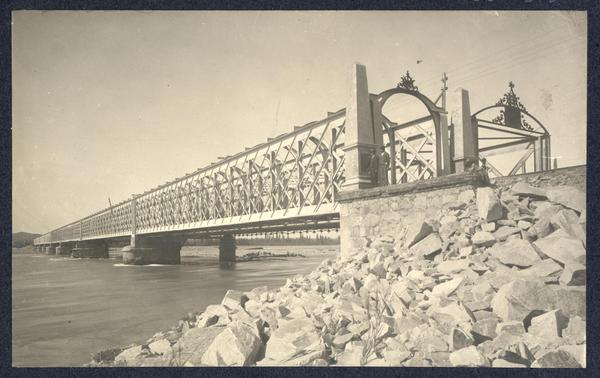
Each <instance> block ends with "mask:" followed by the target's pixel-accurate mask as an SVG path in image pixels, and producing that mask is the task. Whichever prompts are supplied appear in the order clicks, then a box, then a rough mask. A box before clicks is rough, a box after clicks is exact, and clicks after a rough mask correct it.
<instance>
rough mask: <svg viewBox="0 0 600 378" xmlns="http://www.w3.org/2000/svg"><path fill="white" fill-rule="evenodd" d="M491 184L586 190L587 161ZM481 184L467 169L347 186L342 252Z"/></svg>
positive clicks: (395, 230)
mask: <svg viewBox="0 0 600 378" xmlns="http://www.w3.org/2000/svg"><path fill="white" fill-rule="evenodd" d="M491 181H492V186H494V187H497V188H499V189H502V190H507V189H508V188H510V187H511V186H512V185H513V184H515V183H517V182H526V183H528V184H530V185H533V186H537V187H541V188H544V187H547V186H558V185H571V186H575V187H577V188H578V189H580V190H582V191H583V192H585V191H586V166H585V165H582V166H576V167H569V168H561V169H555V170H550V171H545V172H537V173H529V174H523V175H515V176H508V177H500V178H495V179H493V180H491ZM481 185H482V181H481V179H480V177H479V175H478V174H475V173H463V174H455V175H449V176H445V177H438V178H434V179H430V180H424V181H420V182H415V183H408V184H397V185H390V186H387V187H380V188H373V189H367V190H360V191H353V192H345V193H344V192H342V193H340V195H339V197H338V200H339V201H340V242H341V248H340V250H341V254H342V257H344V256H350V255H352V254H354V252H355V251H356V250H357V249H359V248H361V247H364V243H365V238H368V239H370V240H375V239H377V238H381V237H386V236H392V237H396V238H397V236H398V235H401V234H402V232H403V230H405V228H406V227H408V225H410V224H413V223H414V222H415V221H416V220H418V219H422V218H425V219H427V218H430V217H433V216H435V214H436V213H437V212H439V211H440V210H441V209H442V208H443V205H444V204H447V203H451V202H452V201H456V200H458V198H459V196H474V193H475V190H476V188H477V187H478V186H481Z"/></svg>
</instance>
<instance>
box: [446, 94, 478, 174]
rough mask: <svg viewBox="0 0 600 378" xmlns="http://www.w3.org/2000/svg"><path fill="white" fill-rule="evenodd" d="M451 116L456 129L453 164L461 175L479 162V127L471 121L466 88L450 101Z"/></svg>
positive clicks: (456, 171) (455, 170)
mask: <svg viewBox="0 0 600 378" xmlns="http://www.w3.org/2000/svg"><path fill="white" fill-rule="evenodd" d="M450 115H451V117H452V119H451V121H452V125H453V127H454V140H453V146H454V156H453V159H452V164H453V165H454V172H455V173H460V172H464V171H465V170H468V169H469V168H470V167H471V166H473V165H477V164H478V161H479V153H478V151H479V148H478V140H477V126H476V125H474V124H473V122H472V120H471V106H470V103H469V91H467V90H466V89H464V88H457V89H456V90H455V91H454V93H453V96H452V98H451V101H450Z"/></svg>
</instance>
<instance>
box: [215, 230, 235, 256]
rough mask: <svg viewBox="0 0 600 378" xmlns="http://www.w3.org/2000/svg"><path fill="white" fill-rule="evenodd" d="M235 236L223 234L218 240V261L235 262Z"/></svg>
mask: <svg viewBox="0 0 600 378" xmlns="http://www.w3.org/2000/svg"><path fill="white" fill-rule="evenodd" d="M235 249H236V246H235V237H234V236H233V235H231V234H225V235H223V236H222V237H221V240H219V263H232V262H235Z"/></svg>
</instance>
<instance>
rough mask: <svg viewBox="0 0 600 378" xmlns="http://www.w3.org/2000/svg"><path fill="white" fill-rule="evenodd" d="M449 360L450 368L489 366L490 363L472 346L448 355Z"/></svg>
mask: <svg viewBox="0 0 600 378" xmlns="http://www.w3.org/2000/svg"><path fill="white" fill-rule="evenodd" d="M449 358H450V363H451V364H452V366H468V367H489V366H490V361H489V360H488V359H487V358H486V357H485V356H484V355H483V354H482V353H481V352H480V351H479V350H478V349H477V348H476V347H475V346H474V345H471V346H469V347H466V348H462V349H459V350H457V351H454V352H452V353H450V357H449Z"/></svg>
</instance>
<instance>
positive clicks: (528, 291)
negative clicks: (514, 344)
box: [492, 279, 557, 321]
mask: <svg viewBox="0 0 600 378" xmlns="http://www.w3.org/2000/svg"><path fill="white" fill-rule="evenodd" d="M556 302H557V299H556V294H555V292H554V291H553V290H552V289H550V288H549V287H548V286H546V285H545V284H544V283H543V282H540V281H537V280H530V279H516V280H513V281H511V282H509V283H507V284H505V285H504V286H502V287H501V288H500V290H498V292H497V293H496V295H495V296H494V298H493V299H492V309H493V310H494V313H496V315H498V316H499V317H500V318H502V319H503V320H505V321H508V320H519V321H523V320H525V319H526V318H527V317H529V315H531V314H532V312H534V311H536V312H544V311H549V310H552V309H554V308H556Z"/></svg>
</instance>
